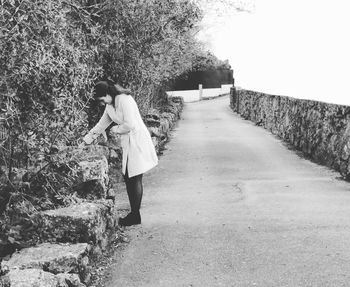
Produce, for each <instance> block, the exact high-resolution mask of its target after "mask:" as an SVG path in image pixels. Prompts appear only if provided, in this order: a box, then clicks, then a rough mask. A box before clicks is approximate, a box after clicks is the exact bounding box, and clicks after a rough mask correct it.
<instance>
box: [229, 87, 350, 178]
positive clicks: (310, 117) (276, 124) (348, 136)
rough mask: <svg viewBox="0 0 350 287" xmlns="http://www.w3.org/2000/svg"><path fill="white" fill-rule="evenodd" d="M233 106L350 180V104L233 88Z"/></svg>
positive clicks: (248, 117) (231, 104)
mask: <svg viewBox="0 0 350 287" xmlns="http://www.w3.org/2000/svg"><path fill="white" fill-rule="evenodd" d="M230 106H231V108H232V109H233V111H235V112H237V113H238V114H240V115H241V116H242V117H243V118H245V119H247V120H251V121H253V122H255V123H256V124H257V125H261V126H263V127H264V128H266V129H268V130H269V131H271V132H272V133H273V134H275V135H277V136H278V137H280V138H281V139H283V140H284V141H286V142H288V143H290V144H291V145H293V146H294V147H295V148H296V149H298V150H301V151H302V152H303V153H304V155H305V156H307V157H308V158H310V159H312V160H314V161H315V162H317V163H320V164H322V165H326V166H328V167H330V168H332V169H334V170H336V171H339V172H340V173H341V175H342V176H343V177H344V178H345V179H347V180H350V166H349V163H350V121H349V119H350V107H349V106H342V105H335V104H328V103H323V102H317V101H311V100H301V99H295V98H290V97H284V96H275V95H268V94H264V93H259V92H254V91H249V90H238V89H237V90H236V89H235V88H232V89H231V92H230Z"/></svg>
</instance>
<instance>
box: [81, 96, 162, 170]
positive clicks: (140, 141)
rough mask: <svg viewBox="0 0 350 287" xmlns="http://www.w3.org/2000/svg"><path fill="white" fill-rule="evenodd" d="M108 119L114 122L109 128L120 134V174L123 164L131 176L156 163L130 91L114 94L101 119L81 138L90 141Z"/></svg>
mask: <svg viewBox="0 0 350 287" xmlns="http://www.w3.org/2000/svg"><path fill="white" fill-rule="evenodd" d="M112 122H115V123H117V124H118V125H117V126H114V127H112V129H111V131H112V132H114V133H117V134H120V140H121V146H122V150H123V159H122V172H123V174H124V175H125V172H126V168H127V169H128V176H129V177H133V176H135V175H138V174H142V173H145V172H146V171H148V170H150V169H151V168H153V167H154V166H156V165H157V164H158V158H157V154H156V151H155V148H154V145H153V142H152V138H151V135H150V133H149V131H148V129H147V127H146V125H145V124H144V122H143V121H142V118H141V115H140V111H139V109H138V107H137V104H136V102H135V100H134V98H133V97H132V96H130V95H126V94H121V95H118V96H116V97H115V106H113V105H106V108H105V111H104V113H103V115H102V117H101V119H100V120H99V122H98V123H97V124H96V125H95V126H94V127H93V128H92V129H91V130H90V131H89V133H88V134H87V135H86V136H85V137H84V141H85V142H86V143H91V142H92V141H93V140H94V139H96V138H97V137H98V136H99V135H100V134H101V133H103V132H104V131H105V129H106V128H107V127H108V126H109V125H110V124H111V123H112Z"/></svg>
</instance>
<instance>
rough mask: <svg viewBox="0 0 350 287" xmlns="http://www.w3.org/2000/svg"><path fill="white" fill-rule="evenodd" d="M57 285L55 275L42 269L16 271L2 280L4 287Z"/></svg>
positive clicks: (50, 286) (46, 286) (52, 286)
mask: <svg viewBox="0 0 350 287" xmlns="http://www.w3.org/2000/svg"><path fill="white" fill-rule="evenodd" d="M57 284H58V279H57V277H56V276H55V275H54V274H52V273H50V272H45V271H43V270H40V269H24V270H20V269H14V270H11V271H10V272H9V273H7V274H6V275H5V276H3V277H2V278H1V279H0V286H3V287H39V286H40V287H56V286H57ZM66 286H68V285H66ZM66 286H62V287H66Z"/></svg>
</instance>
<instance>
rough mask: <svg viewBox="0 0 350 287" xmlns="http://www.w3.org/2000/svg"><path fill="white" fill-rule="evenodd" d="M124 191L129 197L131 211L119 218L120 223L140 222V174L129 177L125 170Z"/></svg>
mask: <svg viewBox="0 0 350 287" xmlns="http://www.w3.org/2000/svg"><path fill="white" fill-rule="evenodd" d="M124 180H125V185H126V191H127V193H128V197H129V203H130V208H131V212H130V213H129V214H128V215H127V216H126V217H124V218H121V219H120V220H119V224H120V225H124V226H130V225H134V224H139V223H141V216H140V207H141V202H142V195H143V186H142V174H139V175H136V176H133V177H129V175H128V172H127V171H126V173H125V176H124Z"/></svg>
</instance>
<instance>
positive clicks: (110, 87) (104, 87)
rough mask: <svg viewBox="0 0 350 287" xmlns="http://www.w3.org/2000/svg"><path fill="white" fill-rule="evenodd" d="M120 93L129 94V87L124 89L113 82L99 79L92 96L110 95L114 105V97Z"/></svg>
mask: <svg viewBox="0 0 350 287" xmlns="http://www.w3.org/2000/svg"><path fill="white" fill-rule="evenodd" d="M120 94H127V95H131V91H130V90H129V89H125V88H123V87H122V86H120V85H118V84H115V83H114V82H112V81H110V80H107V81H100V82H98V83H97V84H96V86H95V94H94V98H95V99H97V98H100V97H105V96H106V95H110V96H111V97H112V104H113V105H114V102H115V97H116V96H117V95H120Z"/></svg>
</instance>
